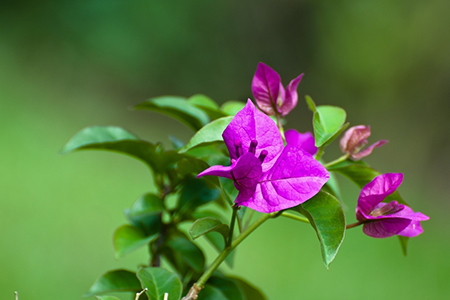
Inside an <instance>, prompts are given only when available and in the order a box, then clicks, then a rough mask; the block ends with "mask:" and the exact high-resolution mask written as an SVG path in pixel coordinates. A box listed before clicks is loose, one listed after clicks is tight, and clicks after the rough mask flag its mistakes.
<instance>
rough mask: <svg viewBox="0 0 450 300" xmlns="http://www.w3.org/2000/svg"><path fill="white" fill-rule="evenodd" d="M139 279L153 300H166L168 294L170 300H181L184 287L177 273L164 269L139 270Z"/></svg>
mask: <svg viewBox="0 0 450 300" xmlns="http://www.w3.org/2000/svg"><path fill="white" fill-rule="evenodd" d="M137 277H138V278H139V281H140V282H141V285H142V287H143V288H147V289H148V290H147V291H146V293H147V295H148V298H149V299H151V300H164V294H165V293H168V294H169V297H168V300H180V298H181V292H182V288H183V287H182V285H181V281H180V278H178V276H177V275H176V274H175V273H172V272H169V271H167V270H165V269H163V268H139V270H138V272H137Z"/></svg>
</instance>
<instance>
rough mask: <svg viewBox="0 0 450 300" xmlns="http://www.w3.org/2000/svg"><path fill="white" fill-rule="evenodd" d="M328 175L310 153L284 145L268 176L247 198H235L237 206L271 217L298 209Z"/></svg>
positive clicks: (316, 191)
mask: <svg viewBox="0 0 450 300" xmlns="http://www.w3.org/2000/svg"><path fill="white" fill-rule="evenodd" d="M328 179H329V173H328V171H327V170H326V169H325V168H324V167H323V166H322V165H321V164H320V163H319V162H318V161H316V160H315V159H314V158H313V157H312V156H311V155H310V154H309V153H307V152H305V151H303V150H301V149H299V148H297V147H294V146H291V145H287V146H286V147H285V148H284V150H283V152H282V153H281V155H280V156H279V158H278V160H277V161H276V163H275V164H274V165H273V167H272V169H270V171H269V172H267V173H265V174H263V176H262V178H261V179H260V182H259V183H258V184H257V185H256V190H255V193H254V194H253V195H252V196H251V197H250V198H244V197H241V195H240V194H239V195H238V197H237V198H236V201H235V202H236V204H238V205H243V206H247V207H250V208H251V209H254V210H256V211H259V212H263V213H270V212H274V211H279V210H282V209H287V208H290V207H293V206H296V205H299V204H301V203H303V202H305V201H307V200H309V199H310V198H311V197H313V196H314V195H315V194H317V193H318V192H319V191H320V189H321V188H322V186H323V185H324V184H325V183H326V182H327V181H328Z"/></svg>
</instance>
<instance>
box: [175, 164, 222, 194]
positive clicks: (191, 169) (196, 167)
mask: <svg viewBox="0 0 450 300" xmlns="http://www.w3.org/2000/svg"><path fill="white" fill-rule="evenodd" d="M207 168H209V165H208V164H207V163H206V162H204V161H203V160H201V159H197V158H195V157H186V158H183V159H182V160H180V161H179V162H178V164H177V173H178V174H179V175H180V176H181V177H184V176H186V175H194V176H197V175H198V174H199V173H200V172H202V171H204V170H206V169H207ZM204 179H205V180H207V181H209V182H211V183H212V184H214V185H215V186H217V187H220V186H221V185H220V181H219V177H217V176H206V177H204Z"/></svg>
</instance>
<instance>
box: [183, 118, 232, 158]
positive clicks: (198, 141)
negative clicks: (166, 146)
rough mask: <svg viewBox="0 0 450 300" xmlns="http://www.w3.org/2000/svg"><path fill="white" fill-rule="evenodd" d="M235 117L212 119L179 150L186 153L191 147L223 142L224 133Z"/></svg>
mask: <svg viewBox="0 0 450 300" xmlns="http://www.w3.org/2000/svg"><path fill="white" fill-rule="evenodd" d="M231 120H233V117H223V118H220V119H217V120H214V121H212V122H211V123H209V124H207V125H205V126H204V127H202V128H201V129H200V130H199V131H197V132H196V133H195V134H194V136H193V137H192V138H191V140H190V141H189V142H188V143H187V144H186V145H185V146H184V147H183V148H181V150H180V151H179V152H180V153H184V152H186V151H188V150H189V149H191V148H194V147H198V146H202V145H205V144H207V143H223V138H222V133H223V131H224V130H225V128H226V127H227V126H228V124H230V122H231Z"/></svg>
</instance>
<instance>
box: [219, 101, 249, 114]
mask: <svg viewBox="0 0 450 300" xmlns="http://www.w3.org/2000/svg"><path fill="white" fill-rule="evenodd" d="M244 106H245V103H244V102H240V101H227V102H225V103H224V104H222V106H221V107H220V110H221V111H223V112H224V113H226V114H227V115H229V116H235V115H236V114H237V113H238V112H239V111H240V110H241V109H243V108H244Z"/></svg>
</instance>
